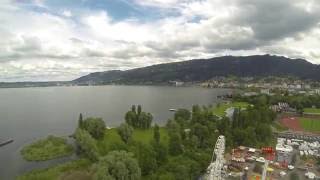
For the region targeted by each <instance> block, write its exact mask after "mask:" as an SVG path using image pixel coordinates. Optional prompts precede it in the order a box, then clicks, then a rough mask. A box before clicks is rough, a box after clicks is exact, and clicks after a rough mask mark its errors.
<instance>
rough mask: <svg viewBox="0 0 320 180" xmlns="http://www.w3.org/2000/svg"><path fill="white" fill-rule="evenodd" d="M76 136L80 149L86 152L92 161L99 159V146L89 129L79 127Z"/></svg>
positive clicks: (81, 151)
mask: <svg viewBox="0 0 320 180" xmlns="http://www.w3.org/2000/svg"><path fill="white" fill-rule="evenodd" d="M74 137H75V140H76V144H77V146H78V151H79V152H80V153H83V154H85V155H86V156H87V157H88V158H89V159H90V160H91V161H97V160H98V157H99V154H98V148H97V146H96V142H95V140H94V139H93V138H92V137H91V135H90V134H89V133H88V132H87V131H85V130H83V129H80V128H77V130H76V133H75V136H74Z"/></svg>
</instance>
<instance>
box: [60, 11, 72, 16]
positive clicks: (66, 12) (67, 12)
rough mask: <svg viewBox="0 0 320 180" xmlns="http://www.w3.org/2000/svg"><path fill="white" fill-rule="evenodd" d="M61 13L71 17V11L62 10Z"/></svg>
mask: <svg viewBox="0 0 320 180" xmlns="http://www.w3.org/2000/svg"><path fill="white" fill-rule="evenodd" d="M62 15H63V16H65V17H72V13H71V11H69V10H64V11H63V12H62Z"/></svg>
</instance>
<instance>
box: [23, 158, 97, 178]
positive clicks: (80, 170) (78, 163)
mask: <svg viewBox="0 0 320 180" xmlns="http://www.w3.org/2000/svg"><path fill="white" fill-rule="evenodd" d="M89 166H91V162H90V161H88V160H86V159H79V160H75V161H70V162H68V163H65V164H61V165H57V166H55V167H51V168H47V169H40V170H33V171H30V172H28V173H26V174H24V175H21V176H18V177H17V180H37V179H38V180H42V179H43V180H44V179H45V180H57V179H61V180H68V179H77V180H91V179H92V178H91V175H90V174H89V173H88V172H87V171H86V169H87V168H88V167H89Z"/></svg>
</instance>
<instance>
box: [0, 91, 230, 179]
mask: <svg viewBox="0 0 320 180" xmlns="http://www.w3.org/2000/svg"><path fill="white" fill-rule="evenodd" d="M227 92H229V90H226V89H205V88H200V87H166V86H85V87H46V88H20V89H0V139H2V140H4V139H9V138H13V139H14V142H13V143H11V144H9V145H6V146H3V147H0V179H13V178H14V177H15V176H16V175H18V174H21V173H24V172H27V171H30V170H32V169H34V168H44V167H49V166H52V165H54V164H57V163H60V162H64V161H67V160H69V159H70V158H75V157H74V156H72V157H68V158H62V159H58V160H52V161H47V162H41V163H37V162H26V161H24V160H23V159H22V157H21V156H20V152H19V151H20V150H21V148H22V147H23V146H24V145H26V144H28V143H30V142H32V141H34V140H36V139H39V138H44V137H46V136H47V135H49V134H51V135H58V136H68V135H70V134H71V133H73V131H74V130H75V127H76V126H77V121H78V117H79V113H83V115H84V117H89V116H90V117H102V118H103V120H104V121H105V122H106V124H107V126H110V127H114V126H117V125H119V124H120V123H122V122H124V114H125V113H126V112H127V111H128V110H129V109H130V108H131V105H132V104H141V105H142V109H143V110H144V111H147V112H151V113H152V114H153V116H154V122H156V123H158V124H160V125H164V124H165V122H166V121H167V119H168V118H171V117H172V115H173V113H172V112H170V111H169V109H170V108H189V109H190V108H191V106H192V105H193V104H199V105H209V104H215V103H216V102H217V101H218V99H217V95H222V94H225V93H227Z"/></svg>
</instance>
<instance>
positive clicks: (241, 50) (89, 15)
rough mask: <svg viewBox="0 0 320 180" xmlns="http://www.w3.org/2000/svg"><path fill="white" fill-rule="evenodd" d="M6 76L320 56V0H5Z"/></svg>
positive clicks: (1, 73) (0, 41)
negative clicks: (220, 59) (222, 58)
mask: <svg viewBox="0 0 320 180" xmlns="http://www.w3.org/2000/svg"><path fill="white" fill-rule="evenodd" d="M0 37H1V38H0V81H30V80H32V81H46V80H72V79H74V78H77V77H79V76H81V75H85V74H88V73H90V72H96V71H105V70H112V69H122V70H124V69H130V68H135V67H142V66H146V65H151V64H158V63H165V62H174V61H182V60H188V59H193V58H209V57H215V56H222V55H253V54H266V53H270V54H276V55H283V56H287V57H291V58H304V59H306V60H308V61H310V62H313V63H320V1H318V0H303V1H301V0H82V1H79V0H70V1H65V0H2V1H1V2H0Z"/></svg>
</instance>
